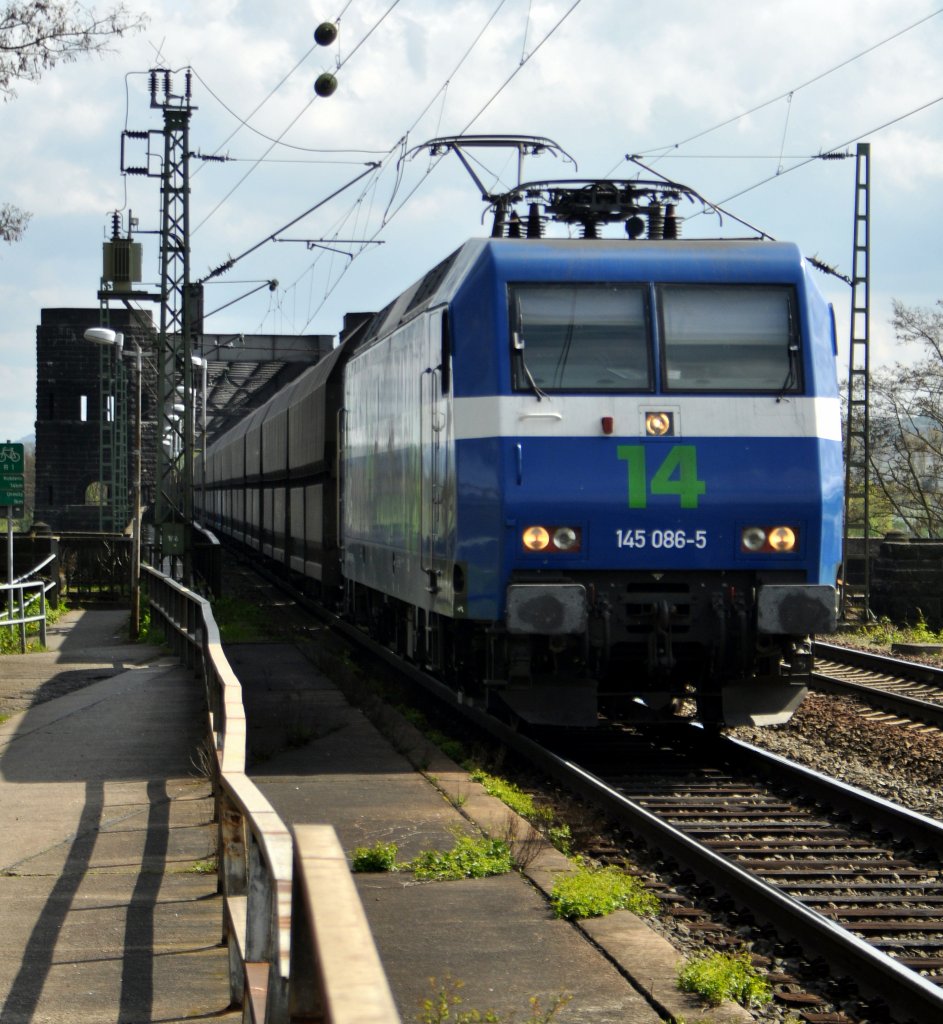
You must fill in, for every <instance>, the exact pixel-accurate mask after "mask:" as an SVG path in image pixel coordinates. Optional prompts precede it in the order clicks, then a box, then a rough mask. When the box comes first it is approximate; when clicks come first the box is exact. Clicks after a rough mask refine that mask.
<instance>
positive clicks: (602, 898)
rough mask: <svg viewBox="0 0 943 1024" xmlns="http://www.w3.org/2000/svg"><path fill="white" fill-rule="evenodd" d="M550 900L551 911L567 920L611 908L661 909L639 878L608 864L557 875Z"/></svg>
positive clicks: (649, 913) (645, 913)
mask: <svg viewBox="0 0 943 1024" xmlns="http://www.w3.org/2000/svg"><path fill="white" fill-rule="evenodd" d="M550 903H551V906H552V907H553V912H554V914H555V915H556V916H557V917H563V918H566V919H567V920H575V919H576V918H581V917H603V916H605V915H606V914H611V913H612V912H613V911H614V910H631V911H632V913H634V914H639V915H640V916H649V917H650V916H652V915H654V914H657V913H658V911H659V910H660V909H661V901H660V900H659V899H658V897H657V896H656V895H655V894H654V893H652V892H649V891H648V890H647V889H646V888H645V886H644V885H643V884H642V882H640V881H639V880H638V879H637V878H635V877H634V876H633V875H629V874H627V873H626V872H625V871H623V870H621V868H617V867H612V866H610V867H605V868H590V867H582V868H580V869H579V871H577V872H574V873H573V874H570V875H560V876H559V877H558V878H557V879H556V881H555V882H554V883H553V888H552V889H551V890H550Z"/></svg>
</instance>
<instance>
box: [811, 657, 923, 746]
mask: <svg viewBox="0 0 943 1024" xmlns="http://www.w3.org/2000/svg"><path fill="white" fill-rule="evenodd" d="M814 651H815V672H814V674H813V678H814V682H815V686H816V688H817V689H821V690H825V691H826V692H830V693H843V694H848V695H853V696H856V697H859V698H860V699H862V700H864V701H865V702H866V703H868V704H870V705H872V706H873V707H877V708H881V709H882V710H884V711H887V712H889V713H890V714H892V715H897V716H899V717H901V718H902V719H904V720H910V721H917V722H923V723H925V724H926V725H931V726H933V727H934V728H936V729H941V730H943V669H940V668H936V667H935V666H933V665H924V664H921V663H919V662H913V661H904V660H902V659H900V658H892V657H888V656H887V655H882V654H874V653H872V652H870V651H859V650H855V649H852V648H849V647H839V646H837V645H836V644H828V643H822V642H820V641H816V642H815V646H814Z"/></svg>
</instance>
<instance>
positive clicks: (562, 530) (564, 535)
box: [553, 526, 580, 551]
mask: <svg viewBox="0 0 943 1024" xmlns="http://www.w3.org/2000/svg"><path fill="white" fill-rule="evenodd" d="M553 546H554V547H555V548H556V549H557V551H578V550H579V547H580V535H579V531H577V530H574V529H573V527H572V526H559V527H557V529H556V530H554V531H553Z"/></svg>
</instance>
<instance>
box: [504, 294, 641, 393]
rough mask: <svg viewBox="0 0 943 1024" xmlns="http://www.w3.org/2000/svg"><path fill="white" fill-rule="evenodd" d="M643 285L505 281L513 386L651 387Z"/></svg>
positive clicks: (570, 388)
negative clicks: (511, 283)
mask: <svg viewBox="0 0 943 1024" xmlns="http://www.w3.org/2000/svg"><path fill="white" fill-rule="evenodd" d="M646 292H647V289H645V288H644V287H640V286H638V285H625V284H574V285H564V284H547V285H543V284H528V285H516V286H513V287H512V288H511V290H510V311H511V325H510V326H511V347H512V364H513V375H514V388H515V390H518V391H533V390H539V391H649V390H651V386H652V371H651V358H650V354H649V344H648V314H647V301H646Z"/></svg>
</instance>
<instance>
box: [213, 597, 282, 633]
mask: <svg viewBox="0 0 943 1024" xmlns="http://www.w3.org/2000/svg"><path fill="white" fill-rule="evenodd" d="M213 618H214V619H215V620H216V625H217V626H218V627H219V636H220V639H221V640H222V641H223V642H224V643H231V644H238V643H254V642H258V641H260V640H270V639H271V638H272V622H271V615H270V612H269V610H268V609H266V608H264V607H261V606H260V605H258V604H254V603H253V602H252V601H247V600H246V599H245V598H241V597H219V598H217V599H216V600H215V601H214V602H213Z"/></svg>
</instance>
